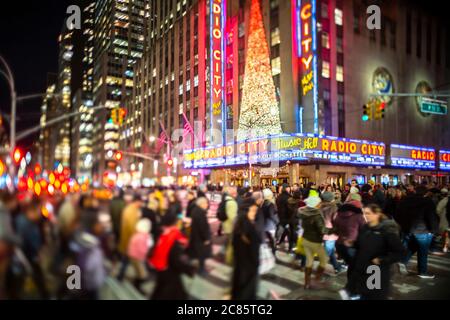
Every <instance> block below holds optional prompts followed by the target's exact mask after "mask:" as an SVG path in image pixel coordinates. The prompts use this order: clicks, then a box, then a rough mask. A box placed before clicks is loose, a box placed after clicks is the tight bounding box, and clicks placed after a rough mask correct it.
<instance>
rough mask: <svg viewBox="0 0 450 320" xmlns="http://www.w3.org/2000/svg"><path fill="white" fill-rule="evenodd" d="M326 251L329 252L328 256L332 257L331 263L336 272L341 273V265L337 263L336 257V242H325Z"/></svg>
mask: <svg viewBox="0 0 450 320" xmlns="http://www.w3.org/2000/svg"><path fill="white" fill-rule="evenodd" d="M324 244H325V251H326V252H327V255H328V256H329V257H330V263H331V265H332V266H333V268H334V270H336V271H340V270H341V265H340V264H339V263H338V262H337V259H336V255H335V251H336V249H335V247H334V246H335V244H336V240H325V242H324Z"/></svg>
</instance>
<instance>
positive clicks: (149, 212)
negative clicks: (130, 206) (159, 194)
mask: <svg viewBox="0 0 450 320" xmlns="http://www.w3.org/2000/svg"><path fill="white" fill-rule="evenodd" d="M158 205H159V202H158V199H156V197H155V195H154V193H152V194H150V195H149V197H148V203H147V206H144V207H142V208H141V212H142V218H146V219H149V220H150V222H151V231H150V232H151V236H152V239H153V242H156V241H158V237H159V235H160V233H161V215H160V212H159V207H158Z"/></svg>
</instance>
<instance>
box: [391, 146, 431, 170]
mask: <svg viewBox="0 0 450 320" xmlns="http://www.w3.org/2000/svg"><path fill="white" fill-rule="evenodd" d="M391 166H393V167H403V168H415V169H435V168H436V151H435V150H434V149H428V148H421V147H413V146H404V145H398V144H391Z"/></svg>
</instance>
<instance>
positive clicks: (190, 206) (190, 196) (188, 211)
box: [186, 191, 196, 218]
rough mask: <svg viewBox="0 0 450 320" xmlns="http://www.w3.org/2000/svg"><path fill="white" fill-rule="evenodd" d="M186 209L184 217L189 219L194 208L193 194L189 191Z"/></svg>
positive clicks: (194, 199)
mask: <svg viewBox="0 0 450 320" xmlns="http://www.w3.org/2000/svg"><path fill="white" fill-rule="evenodd" d="M187 200H188V203H187V207H186V217H188V218H190V217H191V214H192V210H193V209H194V208H195V201H196V198H195V194H194V192H193V191H189V192H188V194H187Z"/></svg>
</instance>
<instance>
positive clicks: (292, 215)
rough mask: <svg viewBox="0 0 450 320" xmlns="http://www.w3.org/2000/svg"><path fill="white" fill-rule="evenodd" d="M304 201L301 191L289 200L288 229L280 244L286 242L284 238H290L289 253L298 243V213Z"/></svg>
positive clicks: (285, 230)
mask: <svg viewBox="0 0 450 320" xmlns="http://www.w3.org/2000/svg"><path fill="white" fill-rule="evenodd" d="M301 201H302V194H301V193H300V191H296V192H295V193H294V194H293V195H292V197H289V198H288V210H287V217H286V221H287V222H288V226H289V228H288V229H284V232H283V234H282V235H281V238H280V243H283V242H284V238H285V237H286V235H287V237H288V241H289V252H292V251H293V250H294V247H295V245H296V243H297V227H298V217H297V212H298V208H300V202H301Z"/></svg>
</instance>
